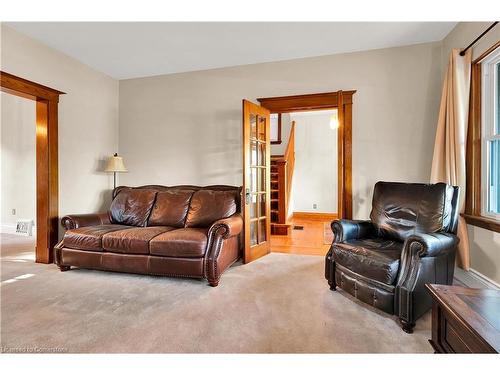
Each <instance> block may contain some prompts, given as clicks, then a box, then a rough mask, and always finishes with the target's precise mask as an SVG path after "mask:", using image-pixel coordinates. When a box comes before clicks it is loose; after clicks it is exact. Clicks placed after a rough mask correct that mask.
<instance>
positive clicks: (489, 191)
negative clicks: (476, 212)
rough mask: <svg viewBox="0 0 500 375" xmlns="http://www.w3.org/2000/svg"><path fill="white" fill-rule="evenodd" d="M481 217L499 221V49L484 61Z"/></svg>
mask: <svg viewBox="0 0 500 375" xmlns="http://www.w3.org/2000/svg"><path fill="white" fill-rule="evenodd" d="M481 72H482V77H481V81H482V82H481V83H482V84H481V86H482V95H481V96H482V103H481V123H482V129H481V134H482V136H481V152H482V155H481V161H482V163H481V164H482V171H481V185H482V194H481V195H482V204H481V206H482V210H481V211H482V215H484V216H486V217H491V218H493V219H497V220H500V105H499V104H500V95H499V88H500V85H499V82H500V48H497V49H496V50H495V51H494V52H492V53H491V54H490V55H488V57H487V58H486V59H484V60H483V61H482V62H481Z"/></svg>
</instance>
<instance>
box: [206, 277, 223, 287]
mask: <svg viewBox="0 0 500 375" xmlns="http://www.w3.org/2000/svg"><path fill="white" fill-rule="evenodd" d="M219 280H220V279H219V278H217V279H209V280H208V285H210V286H212V287H216V286H217V285H219Z"/></svg>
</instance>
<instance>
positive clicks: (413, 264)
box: [325, 182, 459, 333]
mask: <svg viewBox="0 0 500 375" xmlns="http://www.w3.org/2000/svg"><path fill="white" fill-rule="evenodd" d="M458 200H459V188H458V187H456V186H450V185H447V184H444V183H438V184H408V183H396V182H377V184H376V185H375V189H374V193H373V202H372V211H371V214H370V220H369V221H361V220H335V221H333V222H332V224H331V226H332V231H333V234H334V239H333V243H332V246H331V247H330V250H329V252H328V254H327V255H326V261H325V277H326V279H327V280H328V284H329V285H330V289H332V290H336V288H337V286H339V287H340V288H341V289H342V290H344V291H346V292H348V293H349V294H351V295H353V296H355V297H356V298H357V299H359V300H361V301H363V302H365V303H368V304H370V305H372V306H374V307H376V308H378V309H380V310H382V311H385V312H386V313H389V314H393V315H397V316H398V317H399V320H400V322H401V325H402V328H403V330H404V331H405V332H407V333H412V332H413V327H414V326H415V321H416V320H417V319H418V318H419V317H420V316H422V315H423V314H424V313H425V312H426V311H428V310H429V308H430V307H431V306H432V301H431V297H430V295H429V294H428V293H427V291H426V290H425V284H426V283H435V284H447V285H450V284H452V282H453V272H454V266H455V253H456V248H457V245H458V241H459V240H458V237H457V236H456V232H457V225H458V214H459V210H458Z"/></svg>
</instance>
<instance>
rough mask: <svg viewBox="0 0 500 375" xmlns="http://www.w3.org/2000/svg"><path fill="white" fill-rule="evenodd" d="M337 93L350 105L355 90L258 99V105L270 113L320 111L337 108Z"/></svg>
mask: <svg viewBox="0 0 500 375" xmlns="http://www.w3.org/2000/svg"><path fill="white" fill-rule="evenodd" d="M339 93H342V97H343V103H344V104H352V96H353V95H354V94H355V93H356V90H350V91H336V92H324V93H320V94H306V95H292V96H277V97H272V98H259V99H257V100H258V101H259V103H260V104H261V105H262V106H263V107H266V108H267V109H269V110H270V111H271V113H288V112H296V111H309V110H312V111H314V110H321V109H329V108H337V107H338V103H339Z"/></svg>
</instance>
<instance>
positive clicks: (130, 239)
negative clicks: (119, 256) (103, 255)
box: [102, 227, 174, 254]
mask: <svg viewBox="0 0 500 375" xmlns="http://www.w3.org/2000/svg"><path fill="white" fill-rule="evenodd" d="M172 229H174V228H172V227H147V228H128V229H124V230H118V231H115V232H110V233H107V234H105V235H104V236H103V237H102V248H103V249H104V250H106V251H110V252H112V253H125V254H149V241H150V240H151V239H152V238H153V237H156V236H157V235H159V234H161V233H164V232H168V231H169V230H172Z"/></svg>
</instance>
